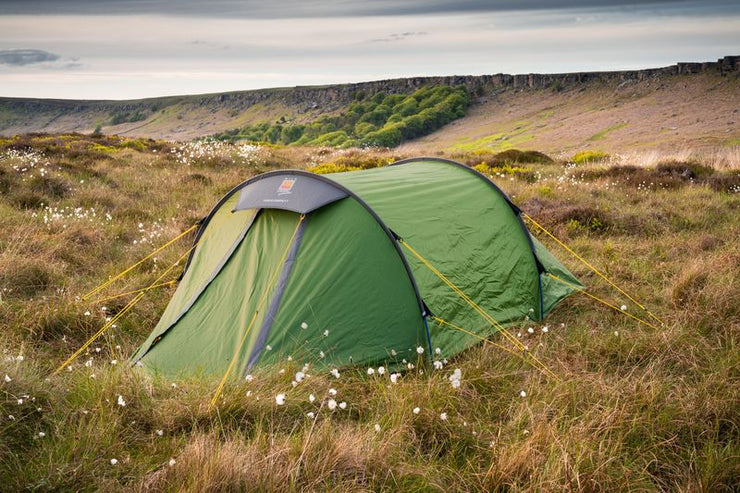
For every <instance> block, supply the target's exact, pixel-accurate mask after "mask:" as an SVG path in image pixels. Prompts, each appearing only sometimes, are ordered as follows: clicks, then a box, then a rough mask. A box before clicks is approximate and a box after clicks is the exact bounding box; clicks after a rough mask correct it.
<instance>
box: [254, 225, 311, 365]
mask: <svg viewBox="0 0 740 493" xmlns="http://www.w3.org/2000/svg"><path fill="white" fill-rule="evenodd" d="M307 224H308V216H306V218H305V219H304V220H303V221H302V222H301V224H300V225H299V226H298V231H297V232H296V236H295V238H294V239H293V244H292V245H291V246H290V250H289V251H288V256H287V257H286V258H285V262H284V263H283V268H282V270H281V271H280V277H279V278H278V281H277V284H276V285H275V290H274V291H275V293H274V294H273V295H272V301H270V306H269V307H268V308H267V312H265V318H264V319H263V320H262V326H261V327H260V330H259V335H258V336H257V341H256V343H255V345H254V348H252V353H251V354H250V355H249V360H248V362H247V367H246V369H245V370H244V371H245V375H246V372H248V371H249V370H250V369H251V368H252V366H254V364H255V363H256V362H257V360H258V359H259V357H260V354H262V348H263V347H264V345H265V341H266V340H267V336H268V335H269V334H270V329H271V328H272V323H273V321H274V320H275V314H276V313H277V310H278V308H280V302H281V301H282V300H283V293H285V287H286V286H287V284H288V278H289V277H290V273H291V271H292V270H293V264H294V263H295V258H296V256H297V254H298V249H299V248H300V246H301V242H302V240H303V233H304V231H305V229H306V225H307Z"/></svg>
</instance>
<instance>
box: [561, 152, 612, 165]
mask: <svg viewBox="0 0 740 493" xmlns="http://www.w3.org/2000/svg"><path fill="white" fill-rule="evenodd" d="M609 158H611V155H609V154H607V153H605V152H601V151H581V152H577V153H575V154H574V155H573V157H572V158H570V161H571V162H573V163H576V164H585V163H600V162H602V161H606V160H608V159H609Z"/></svg>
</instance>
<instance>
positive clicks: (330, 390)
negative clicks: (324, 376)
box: [329, 388, 337, 397]
mask: <svg viewBox="0 0 740 493" xmlns="http://www.w3.org/2000/svg"><path fill="white" fill-rule="evenodd" d="M329 395H330V396H332V397H334V396H335V395H337V389H334V388H332V389H329Z"/></svg>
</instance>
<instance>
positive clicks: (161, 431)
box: [156, 430, 164, 437]
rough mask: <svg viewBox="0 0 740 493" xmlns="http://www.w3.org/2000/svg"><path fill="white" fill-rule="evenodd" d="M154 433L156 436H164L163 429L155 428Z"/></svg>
mask: <svg viewBox="0 0 740 493" xmlns="http://www.w3.org/2000/svg"><path fill="white" fill-rule="evenodd" d="M156 433H157V436H158V437H161V436H164V430H157V431H156Z"/></svg>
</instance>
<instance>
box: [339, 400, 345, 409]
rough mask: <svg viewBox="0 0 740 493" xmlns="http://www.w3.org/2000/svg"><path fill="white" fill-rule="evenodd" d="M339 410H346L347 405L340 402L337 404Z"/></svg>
mask: <svg viewBox="0 0 740 493" xmlns="http://www.w3.org/2000/svg"><path fill="white" fill-rule="evenodd" d="M339 409H347V403H346V402H344V401H342V402H340V403H339Z"/></svg>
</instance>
